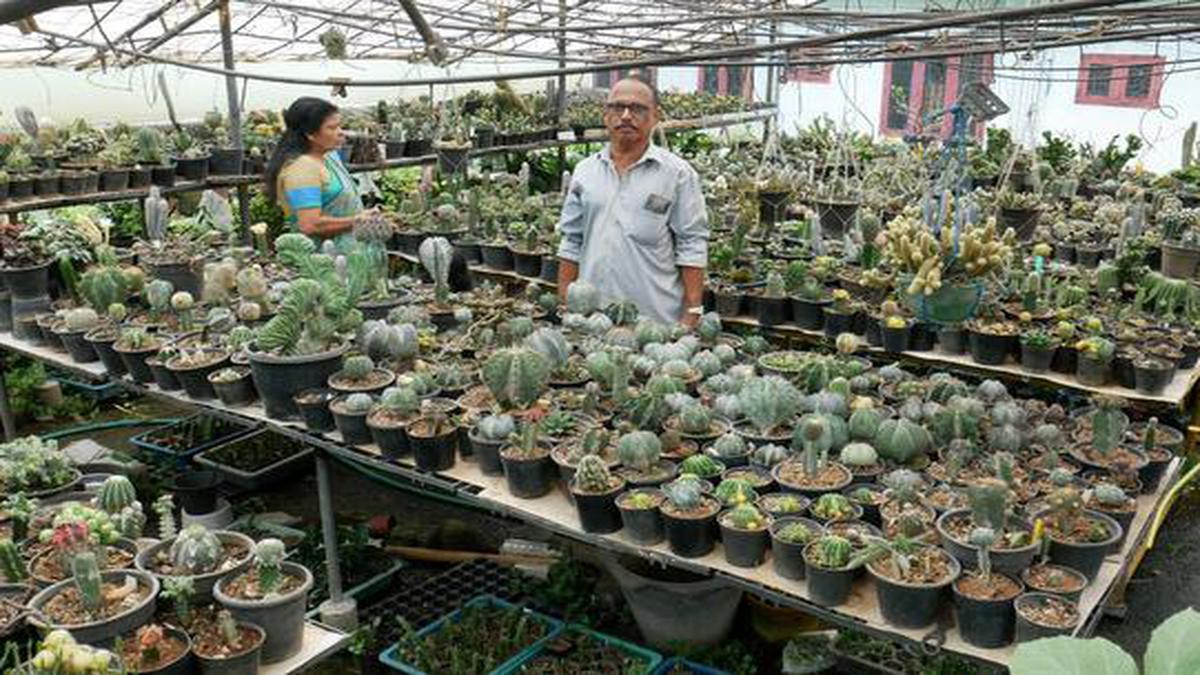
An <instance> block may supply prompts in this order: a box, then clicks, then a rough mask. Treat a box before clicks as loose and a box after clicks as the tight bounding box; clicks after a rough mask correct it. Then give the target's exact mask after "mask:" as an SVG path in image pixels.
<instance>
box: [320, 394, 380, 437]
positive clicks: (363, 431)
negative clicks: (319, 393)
mask: <svg viewBox="0 0 1200 675" xmlns="http://www.w3.org/2000/svg"><path fill="white" fill-rule="evenodd" d="M342 398H343V397H341V396H339V397H337V398H335V399H333V400H332V401H330V402H329V412H330V413H331V414H332V415H333V425H334V426H335V427H337V430H338V433H340V434H341V435H342V442H344V443H346V444H347V445H369V444H370V443H371V440H372V439H371V430H370V429H369V428H367V413H365V412H363V413H347V412H341V411H339V406H338V405H337V403H338V401H339V400H341V399H342Z"/></svg>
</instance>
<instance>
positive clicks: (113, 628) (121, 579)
mask: <svg viewBox="0 0 1200 675" xmlns="http://www.w3.org/2000/svg"><path fill="white" fill-rule="evenodd" d="M70 564H71V578H70V579H66V580H63V581H59V582H57V583H55V584H52V585H50V586H48V587H46V588H44V589H42V590H41V591H39V592H38V593H37V594H36V595H34V596H33V598H31V599H30V601H29V606H30V607H31V608H32V609H33V610H34V612H35V616H33V617H31V618H30V622H32V623H33V624H34V625H36V626H38V627H39V628H42V629H44V630H53V629H57V628H62V629H65V630H67V631H69V632H70V633H71V635H72V636H74V637H75V639H77V640H79V641H80V642H87V643H103V642H109V641H111V640H113V639H114V638H116V637H117V636H119V635H123V634H125V633H128V632H130V631H132V630H133V629H134V628H136V627H137V626H141V625H142V624H144V623H146V622H147V621H149V620H150V617H152V616H153V615H154V607H155V598H156V597H157V596H158V590H159V584H158V580H157V579H155V578H154V577H153V576H151V575H150V574H148V573H146V572H142V571H138V570H113V571H108V572H101V571H100V561H99V558H98V557H97V554H96V552H95V551H80V552H78V553H76V554H75V555H73V556H72V557H71V563H70Z"/></svg>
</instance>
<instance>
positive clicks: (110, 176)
mask: <svg viewBox="0 0 1200 675" xmlns="http://www.w3.org/2000/svg"><path fill="white" fill-rule="evenodd" d="M127 189H129V169H101V170H100V191H101V192H119V191H121V190H127Z"/></svg>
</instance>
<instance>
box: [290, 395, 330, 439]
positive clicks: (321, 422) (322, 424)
mask: <svg viewBox="0 0 1200 675" xmlns="http://www.w3.org/2000/svg"><path fill="white" fill-rule="evenodd" d="M334 398H335V396H334V393H333V392H332V391H330V390H329V389H325V388H323V387H319V388H316V389H305V390H304V391H301V392H300V393H298V394H296V395H295V396H293V397H292V400H293V402H294V403H295V404H296V409H297V410H299V411H300V418H301V419H303V420H304V427H305V428H306V429H308V430H309V431H314V432H317V433H325V432H327V431H333V430H334V429H336V428H337V425H336V423H335V422H334V419H333V413H332V412H330V410H329V403H330V402H331V401H332V400H333V399H334Z"/></svg>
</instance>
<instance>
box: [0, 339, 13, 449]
mask: <svg viewBox="0 0 1200 675" xmlns="http://www.w3.org/2000/svg"><path fill="white" fill-rule="evenodd" d="M7 360H8V354H7V352H4V351H0V426H2V427H3V430H4V440H5V441H11V440H12V439H14V438H16V437H17V423H16V421H14V420H13V414H12V408H10V407H9V405H8V384H7V383H6V382H5V381H4V373H6V372H8V364H7V363H6V361H7Z"/></svg>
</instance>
